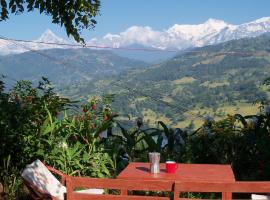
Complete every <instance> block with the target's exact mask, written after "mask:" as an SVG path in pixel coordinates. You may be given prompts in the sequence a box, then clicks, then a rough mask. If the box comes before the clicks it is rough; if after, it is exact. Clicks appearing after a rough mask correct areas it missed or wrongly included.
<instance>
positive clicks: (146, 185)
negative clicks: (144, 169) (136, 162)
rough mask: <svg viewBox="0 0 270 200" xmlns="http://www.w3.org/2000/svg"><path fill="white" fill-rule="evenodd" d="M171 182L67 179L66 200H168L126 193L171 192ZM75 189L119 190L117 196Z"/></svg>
mask: <svg viewBox="0 0 270 200" xmlns="http://www.w3.org/2000/svg"><path fill="white" fill-rule="evenodd" d="M173 185H174V182H173V181H152V180H151V181H150V180H122V179H102V178H83V177H68V178H67V179H66V186H67V200H86V199H87V200H121V199H122V200H135V199H136V200H154V199H157V200H169V199H170V197H159V196H139V195H128V194H127V192H126V191H163V192H172V191H173ZM76 188H99V189H114V190H119V191H120V194H119V195H112V194H103V195H96V194H82V193H75V192H74V189H76Z"/></svg>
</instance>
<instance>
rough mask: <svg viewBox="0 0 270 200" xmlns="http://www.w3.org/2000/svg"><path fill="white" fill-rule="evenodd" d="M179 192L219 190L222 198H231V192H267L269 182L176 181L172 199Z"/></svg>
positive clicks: (269, 189)
mask: <svg viewBox="0 0 270 200" xmlns="http://www.w3.org/2000/svg"><path fill="white" fill-rule="evenodd" d="M181 192H220V193H222V200H229V199H231V197H232V196H231V193H269V192H270V182H267V181H266V182H246V181H243V182H242V181H237V182H234V183H218V182H216V183H213V182H212V183H210V182H176V183H175V186H174V199H175V200H177V199H181V198H179V194H180V193H181Z"/></svg>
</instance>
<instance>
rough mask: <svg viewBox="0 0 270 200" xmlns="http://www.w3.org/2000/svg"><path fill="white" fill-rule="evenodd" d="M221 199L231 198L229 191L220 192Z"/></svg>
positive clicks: (229, 199)
mask: <svg viewBox="0 0 270 200" xmlns="http://www.w3.org/2000/svg"><path fill="white" fill-rule="evenodd" d="M222 200H232V193H231V192H222Z"/></svg>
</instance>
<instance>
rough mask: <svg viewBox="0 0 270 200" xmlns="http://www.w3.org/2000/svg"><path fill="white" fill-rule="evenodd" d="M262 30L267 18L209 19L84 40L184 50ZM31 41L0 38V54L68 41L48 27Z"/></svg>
mask: <svg viewBox="0 0 270 200" xmlns="http://www.w3.org/2000/svg"><path fill="white" fill-rule="evenodd" d="M266 32H270V17H263V18H260V19H257V20H255V21H252V22H248V23H244V24H240V25H233V24H228V23H226V22H224V21H222V20H217V19H212V18H210V19H208V20H207V21H206V22H204V23H202V24H197V25H190V24H181V25H180V24H175V25H173V26H171V27H169V28H168V29H167V30H163V31H157V30H153V29H152V28H151V27H149V26H143V27H142V26H132V27H130V28H128V29H127V30H125V31H123V32H120V33H119V34H111V33H108V34H106V35H105V36H103V37H102V38H93V39H91V40H90V41H88V42H87V43H88V44H90V45H100V46H111V47H125V46H130V45H134V44H138V45H143V46H145V47H151V48H159V49H178V50H184V49H186V48H191V47H201V46H205V45H211V44H217V43H221V42H226V41H229V40H233V39H240V38H244V37H256V36H258V35H261V34H263V33H266ZM34 41H35V42H41V43H26V42H12V41H4V40H1V39H0V54H11V53H22V52H25V51H29V50H30V49H33V50H41V49H51V48H67V46H59V45H55V44H42V42H45V43H68V42H67V41H65V40H64V39H62V38H60V37H58V36H57V35H55V34H54V33H53V32H52V31H51V30H46V31H45V32H44V33H43V34H42V35H41V36H40V38H38V39H37V40H34ZM69 48H70V47H69Z"/></svg>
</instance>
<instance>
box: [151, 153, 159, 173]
mask: <svg viewBox="0 0 270 200" xmlns="http://www.w3.org/2000/svg"><path fill="white" fill-rule="evenodd" d="M149 161H150V171H151V173H153V174H157V173H159V161H160V153H157V152H151V153H149Z"/></svg>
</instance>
